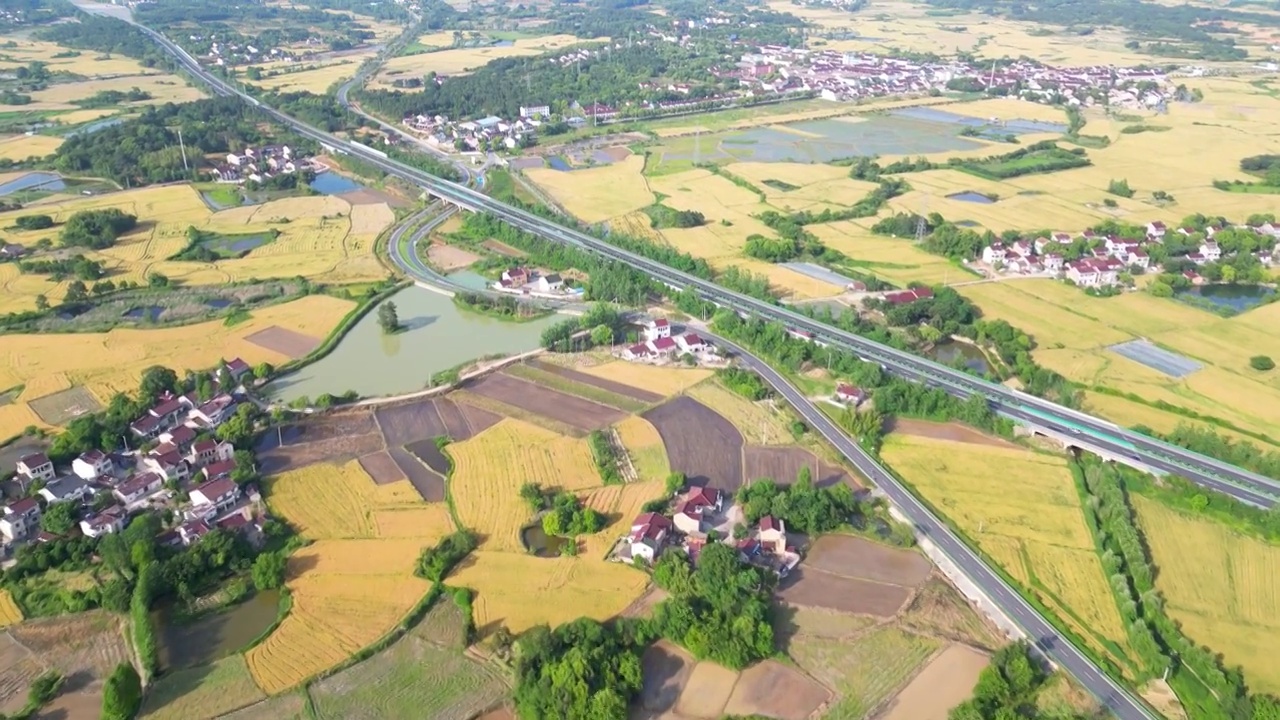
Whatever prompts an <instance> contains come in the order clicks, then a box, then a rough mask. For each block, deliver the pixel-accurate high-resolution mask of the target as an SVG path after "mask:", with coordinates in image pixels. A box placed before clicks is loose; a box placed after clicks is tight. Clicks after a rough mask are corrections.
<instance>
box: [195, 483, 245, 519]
mask: <svg viewBox="0 0 1280 720" xmlns="http://www.w3.org/2000/svg"><path fill="white" fill-rule="evenodd" d="M239 499H240V486H239V485H236V484H235V483H234V482H233V481H231V480H229V479H227V478H220V479H217V480H212V481H210V482H207V483H205V484H203V485H201V486H200V487H198V488H196V489H194V490H192V491H191V504H192V506H193V507H195V508H196V509H197V510H203V509H205V508H216V509H217V510H219V511H222V510H227V509H229V508H230V507H231V506H232V505H235V504H236V501H237V500H239Z"/></svg>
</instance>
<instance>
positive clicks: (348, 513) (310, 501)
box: [263, 462, 449, 540]
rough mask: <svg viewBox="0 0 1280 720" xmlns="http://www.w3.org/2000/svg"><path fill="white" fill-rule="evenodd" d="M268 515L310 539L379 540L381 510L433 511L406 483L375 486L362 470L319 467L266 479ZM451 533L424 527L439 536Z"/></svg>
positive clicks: (352, 465)
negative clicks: (376, 522) (376, 521)
mask: <svg viewBox="0 0 1280 720" xmlns="http://www.w3.org/2000/svg"><path fill="white" fill-rule="evenodd" d="M263 488H264V491H265V493H266V497H267V504H268V506H269V507H270V508H271V510H272V511H273V512H275V513H278V514H279V515H281V516H283V517H285V518H286V519H288V521H289V523H290V524H291V525H292V526H293V527H294V529H296V530H297V531H298V532H299V533H300V534H302V535H303V536H304V537H306V538H308V539H310V540H331V539H343V538H351V539H355V538H373V537H377V533H376V532H375V530H374V522H373V519H374V516H375V514H376V513H378V512H380V511H383V510H405V509H415V508H427V507H431V506H429V505H427V504H425V503H423V502H422V500H421V499H420V498H419V497H418V494H417V493H416V492H415V491H414V489H413V488H412V487H411V486H410V485H409V483H407V482H398V483H392V484H389V485H377V484H375V483H374V482H373V480H372V478H370V477H369V476H368V475H367V474H365V472H364V471H363V470H362V469H361V467H360V465H359V464H358V463H356V462H348V463H346V464H345V465H334V464H328V463H326V464H322V465H315V466H313V467H308V468H304V469H302V470H293V471H290V472H288V473H284V474H283V475H278V476H275V477H271V478H268V479H267V480H266V481H265V482H264V483H263ZM447 532H449V528H448V527H445V528H424V533H423V535H422V537H424V538H431V537H439V536H441V535H443V534H444V533H447Z"/></svg>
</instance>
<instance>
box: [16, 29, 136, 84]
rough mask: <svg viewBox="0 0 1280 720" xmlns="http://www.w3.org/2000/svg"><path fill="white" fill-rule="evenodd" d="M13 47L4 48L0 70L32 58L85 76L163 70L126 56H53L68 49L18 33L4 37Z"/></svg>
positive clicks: (25, 62)
mask: <svg viewBox="0 0 1280 720" xmlns="http://www.w3.org/2000/svg"><path fill="white" fill-rule="evenodd" d="M5 42H6V43H12V44H13V46H12V47H6V48H4V55H6V56H8V59H6V60H0V71H9V70H14V69H16V68H18V67H21V66H24V65H26V64H28V63H30V62H32V61H39V62H42V63H45V65H47V66H48V67H49V70H51V71H58V70H65V71H67V72H70V73H74V74H76V75H83V76H85V77H111V76H116V75H149V74H156V73H159V72H160V71H158V70H156V69H155V68H147V67H143V65H142V64H141V63H139V62H138V61H137V60H134V59H132V58H129V57H125V56H123V55H110V56H102V55H100V54H97V53H93V52H82V53H81V54H80V55H79V56H78V57H70V58H68V57H62V58H59V57H54V56H55V55H58V54H59V53H63V52H65V51H66V50H67V48H64V47H62V46H61V45H57V44H55V43H51V42H45V41H43V40H31V39H29V38H23V37H19V36H16V35H9V36H6V37H5Z"/></svg>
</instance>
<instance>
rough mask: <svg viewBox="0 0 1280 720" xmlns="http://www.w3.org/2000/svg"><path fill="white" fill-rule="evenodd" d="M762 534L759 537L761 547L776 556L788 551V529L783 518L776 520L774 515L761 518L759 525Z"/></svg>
mask: <svg viewBox="0 0 1280 720" xmlns="http://www.w3.org/2000/svg"><path fill="white" fill-rule="evenodd" d="M758 527H759V528H760V532H759V533H758V534H757V537H758V538H759V539H760V545H762V546H763V547H764V548H765V549H767V550H769V551H771V552H773V553H774V554H775V555H782V554H784V553H786V551H787V527H786V524H785V523H784V522H782V519H781V518H775V517H774V516H772V515H765V516H764V517H762V518H760V523H759V525H758Z"/></svg>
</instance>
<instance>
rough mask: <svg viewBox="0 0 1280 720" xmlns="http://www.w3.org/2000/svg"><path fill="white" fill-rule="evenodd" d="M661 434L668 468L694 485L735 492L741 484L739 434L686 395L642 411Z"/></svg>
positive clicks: (718, 416) (645, 417)
mask: <svg viewBox="0 0 1280 720" xmlns="http://www.w3.org/2000/svg"><path fill="white" fill-rule="evenodd" d="M642 417H644V419H645V420H648V421H649V422H651V423H653V426H654V427H655V428H657V429H658V434H659V435H660V436H662V443H663V445H664V446H666V448H667V456H668V457H669V458H670V460H671V469H672V470H674V471H676V472H681V473H684V475H685V477H686V478H688V479H689V481H690V482H692V483H694V484H704V483H708V484H710V485H712V486H713V487H717V488H720V489H722V490H726V491H728V492H737V490H738V488H739V487H741V485H742V434H741V433H739V432H738V429H737V428H735V427H734V426H733V423H731V422H729V421H728V420H726V419H724V418H723V417H721V416H720V415H717V414H716V412H715V411H714V410H711V409H710V408H708V407H707V406H706V405H703V404H701V403H699V402H698V401H697V400H694V399H693V398H690V397H685V396H682V397H678V398H676V399H674V400H670V401H668V402H666V403H663V404H662V405H659V406H658V407H656V408H654V409H652V410H650V411H648V412H646V413H644V415H643V416H642Z"/></svg>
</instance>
